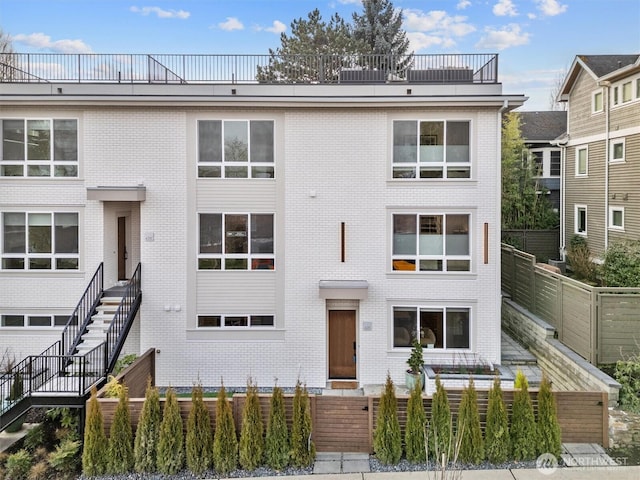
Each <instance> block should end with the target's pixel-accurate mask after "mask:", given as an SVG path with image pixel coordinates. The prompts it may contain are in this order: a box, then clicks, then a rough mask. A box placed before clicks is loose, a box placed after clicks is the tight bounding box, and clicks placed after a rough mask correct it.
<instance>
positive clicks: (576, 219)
mask: <svg viewBox="0 0 640 480" xmlns="http://www.w3.org/2000/svg"><path fill="white" fill-rule="evenodd" d="M581 210H584V231H580V230H579V219H580V216H579V213H580V211H581ZM573 215H574V228H573V230H574V233H575V234H576V235H583V236H585V237H586V236H587V229H588V225H589V224H588V221H589V215H588V209H587V206H586V205H578V204H576V205H575V206H574V210H573Z"/></svg>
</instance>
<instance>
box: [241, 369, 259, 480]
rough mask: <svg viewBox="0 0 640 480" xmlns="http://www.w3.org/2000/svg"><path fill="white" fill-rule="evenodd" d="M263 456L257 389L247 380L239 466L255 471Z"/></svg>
mask: <svg viewBox="0 0 640 480" xmlns="http://www.w3.org/2000/svg"><path fill="white" fill-rule="evenodd" d="M263 456H264V425H263V423H262V415H261V413H260V397H258V387H257V386H256V385H255V384H254V383H252V382H251V380H249V382H248V383H247V397H246V401H245V404H244V409H243V410H242V429H241V430H240V465H241V466H242V468H244V469H245V470H255V469H256V468H257V467H258V466H259V465H261V464H262V459H263Z"/></svg>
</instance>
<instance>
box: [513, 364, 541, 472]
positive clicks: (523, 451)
mask: <svg viewBox="0 0 640 480" xmlns="http://www.w3.org/2000/svg"><path fill="white" fill-rule="evenodd" d="M515 386H516V390H515V392H514V393H513V411H512V413H511V432H510V433H511V448H512V453H513V455H512V456H513V459H514V460H517V461H520V460H533V459H534V458H536V452H537V451H538V435H537V433H538V432H537V428H536V419H535V416H534V413H533V403H532V402H531V397H530V396H529V383H528V382H527V379H526V377H525V376H524V374H523V373H522V372H521V371H520V370H518V372H517V374H516V382H515Z"/></svg>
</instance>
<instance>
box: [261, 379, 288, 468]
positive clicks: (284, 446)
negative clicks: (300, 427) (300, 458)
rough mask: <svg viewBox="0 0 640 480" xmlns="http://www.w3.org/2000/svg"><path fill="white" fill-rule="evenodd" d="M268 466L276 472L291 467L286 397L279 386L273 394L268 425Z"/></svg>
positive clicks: (266, 441)
mask: <svg viewBox="0 0 640 480" xmlns="http://www.w3.org/2000/svg"><path fill="white" fill-rule="evenodd" d="M265 448H266V452H265V453H266V460H267V465H269V466H270V467H271V468H273V469H275V470H282V469H283V468H285V467H286V466H287V465H289V430H288V429H287V416H286V410H285V407H284V395H283V394H282V389H281V388H280V387H278V386H277V385H276V386H275V387H273V393H272V394H271V410H270V411H269V421H268V423H267V438H266V440H265Z"/></svg>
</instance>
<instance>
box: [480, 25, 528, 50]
mask: <svg viewBox="0 0 640 480" xmlns="http://www.w3.org/2000/svg"><path fill="white" fill-rule="evenodd" d="M530 37H531V35H530V34H528V33H526V32H522V31H521V30H520V25H517V24H515V23H511V24H509V25H507V26H505V27H503V28H502V29H500V30H496V29H493V28H491V27H487V28H485V35H484V36H483V37H482V38H481V39H480V41H479V42H478V43H477V44H476V47H477V48H486V49H496V50H504V49H506V48H509V47H517V46H520V45H526V44H528V43H529V39H530Z"/></svg>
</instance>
